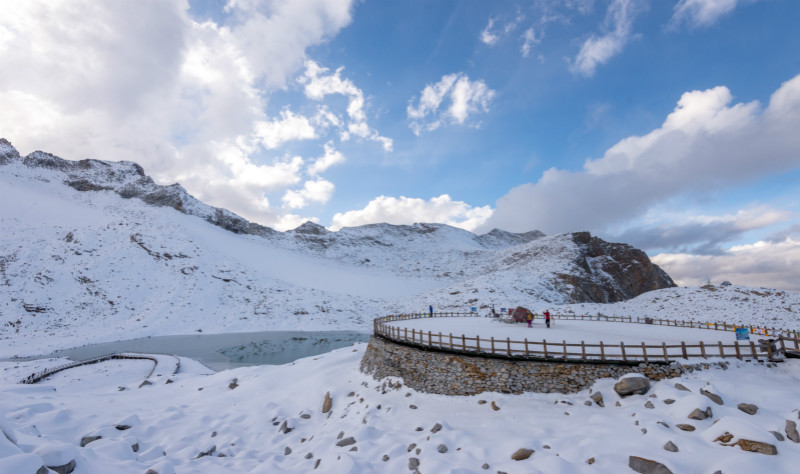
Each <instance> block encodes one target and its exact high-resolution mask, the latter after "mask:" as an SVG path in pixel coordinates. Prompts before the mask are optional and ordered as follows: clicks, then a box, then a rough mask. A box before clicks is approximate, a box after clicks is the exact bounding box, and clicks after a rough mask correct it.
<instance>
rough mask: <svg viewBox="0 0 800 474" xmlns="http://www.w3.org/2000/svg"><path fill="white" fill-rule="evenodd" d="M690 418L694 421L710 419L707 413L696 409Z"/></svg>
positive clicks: (690, 414)
mask: <svg viewBox="0 0 800 474" xmlns="http://www.w3.org/2000/svg"><path fill="white" fill-rule="evenodd" d="M689 418H691V419H692V420H705V419H706V418H708V415H707V414H706V411H703V410H700V409H699V408H695V409H694V411H693V412H691V413H689Z"/></svg>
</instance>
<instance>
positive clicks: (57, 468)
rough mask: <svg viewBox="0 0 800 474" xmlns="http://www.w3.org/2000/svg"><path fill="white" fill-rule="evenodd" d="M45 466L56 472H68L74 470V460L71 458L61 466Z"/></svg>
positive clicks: (65, 473) (68, 473)
mask: <svg viewBox="0 0 800 474" xmlns="http://www.w3.org/2000/svg"><path fill="white" fill-rule="evenodd" d="M47 468H48V469H51V470H53V471H56V472H57V473H58V474H70V473H71V472H72V471H74V470H75V460H74V459H73V460H72V461H70V462H68V463H66V464H64V465H62V466H47ZM37 472H38V471H37Z"/></svg>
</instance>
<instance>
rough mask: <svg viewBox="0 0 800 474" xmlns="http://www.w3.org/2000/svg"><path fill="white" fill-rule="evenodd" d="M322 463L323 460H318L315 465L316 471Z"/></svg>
mask: <svg viewBox="0 0 800 474" xmlns="http://www.w3.org/2000/svg"><path fill="white" fill-rule="evenodd" d="M321 462H322V459H317V462H315V463H314V469H316V468H318V467H319V463H321Z"/></svg>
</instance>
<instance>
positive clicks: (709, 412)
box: [706, 407, 714, 418]
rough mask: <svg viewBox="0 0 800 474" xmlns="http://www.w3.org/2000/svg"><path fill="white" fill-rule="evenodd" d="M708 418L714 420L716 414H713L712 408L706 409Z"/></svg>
mask: <svg viewBox="0 0 800 474" xmlns="http://www.w3.org/2000/svg"><path fill="white" fill-rule="evenodd" d="M706 418H714V413H712V412H711V407H706Z"/></svg>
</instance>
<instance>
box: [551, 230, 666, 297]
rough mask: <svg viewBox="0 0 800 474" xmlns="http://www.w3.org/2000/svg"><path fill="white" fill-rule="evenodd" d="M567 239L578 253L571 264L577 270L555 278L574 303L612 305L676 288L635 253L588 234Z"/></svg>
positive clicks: (662, 273) (580, 233) (623, 245)
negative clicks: (565, 289)
mask: <svg viewBox="0 0 800 474" xmlns="http://www.w3.org/2000/svg"><path fill="white" fill-rule="evenodd" d="M571 237H572V241H573V242H575V244H576V245H577V246H578V249H579V252H580V253H579V255H578V256H577V257H576V258H575V259H574V261H573V262H574V264H575V266H576V267H577V268H578V269H580V270H579V271H578V272H574V273H572V274H560V275H558V276H557V277H558V279H559V280H560V282H561V283H563V284H567V285H570V286H572V290H571V291H570V294H569V296H570V297H571V299H572V300H573V301H575V302H580V303H583V302H593V303H613V302H616V301H624V300H627V299H631V298H634V297H636V296H639V295H640V294H642V293H645V292H648V291H652V290H659V289H662V288H671V287H674V286H676V285H675V282H674V281H672V278H670V277H669V275H667V273H666V272H665V271H664V270H662V269H661V268H660V267H659V266H658V265H656V264H654V263H652V262H651V261H650V258H648V257H647V254H645V253H644V252H642V251H641V250H639V249H636V248H634V247H631V246H630V245H627V244H618V243H609V242H606V241H604V240H602V239H599V238H597V237H592V235H591V234H590V233H589V232H574V233H572V234H571ZM555 283H556V284H558V282H555Z"/></svg>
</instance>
